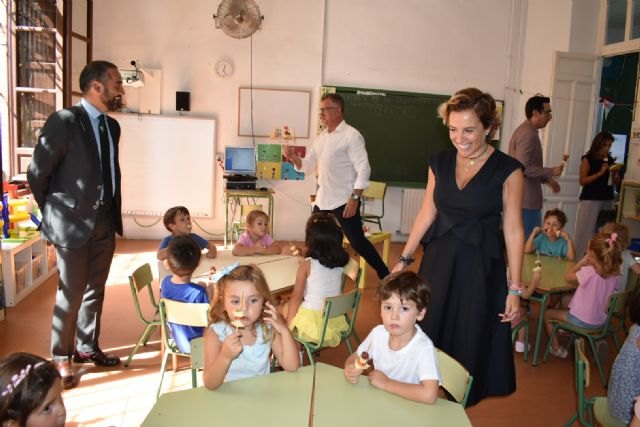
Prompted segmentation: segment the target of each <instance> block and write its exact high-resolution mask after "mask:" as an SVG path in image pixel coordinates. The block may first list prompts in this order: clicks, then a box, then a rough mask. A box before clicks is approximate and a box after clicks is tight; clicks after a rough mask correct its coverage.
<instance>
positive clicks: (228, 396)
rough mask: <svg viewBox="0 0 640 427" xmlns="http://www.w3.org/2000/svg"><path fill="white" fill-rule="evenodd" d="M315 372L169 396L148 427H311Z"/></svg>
mask: <svg viewBox="0 0 640 427" xmlns="http://www.w3.org/2000/svg"><path fill="white" fill-rule="evenodd" d="M313 373H314V372H313V367H312V366H305V367H303V368H300V369H299V370H298V371H297V372H293V373H291V372H278V373H274V374H270V375H262V376H259V377H253V378H248V379H244V380H238V381H231V382H228V383H224V384H223V385H222V386H221V387H220V388H219V389H218V390H215V391H211V390H207V389H205V388H204V387H199V388H193V389H189V390H183V391H176V392H173V393H165V394H163V395H161V396H160V399H158V401H157V402H156V404H155V405H154V406H153V408H152V409H151V411H150V412H149V414H148V415H147V418H146V419H145V420H144V422H143V423H142V425H143V426H153V427H162V426H167V427H176V426H212V425H229V426H233V427H256V426H259V427H269V426H274V427H275V426H277V427H282V426H308V425H309V413H310V411H311V390H312V389H313Z"/></svg>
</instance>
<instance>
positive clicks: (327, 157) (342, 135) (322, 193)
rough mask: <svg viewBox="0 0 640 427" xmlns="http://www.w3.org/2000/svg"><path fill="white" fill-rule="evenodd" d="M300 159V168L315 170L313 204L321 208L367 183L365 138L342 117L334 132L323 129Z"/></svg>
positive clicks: (340, 200) (335, 203) (337, 202)
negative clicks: (316, 181)
mask: <svg viewBox="0 0 640 427" xmlns="http://www.w3.org/2000/svg"><path fill="white" fill-rule="evenodd" d="M301 161H302V166H301V168H300V169H299V170H300V171H302V172H307V173H309V172H312V171H314V170H315V171H317V173H318V187H319V188H318V194H316V201H315V204H316V206H318V208H319V209H321V210H332V209H335V208H337V207H339V206H342V205H344V204H345V203H347V201H348V200H349V197H350V196H351V193H353V190H364V189H365V188H367V187H368V186H369V175H370V174H371V167H370V166H369V158H368V157H367V150H366V148H365V145H364V138H363V137H362V135H361V134H360V132H358V130H357V129H355V128H354V127H352V126H349V125H348V124H347V123H346V122H345V121H344V120H343V121H342V122H340V124H339V125H338V126H337V127H336V128H335V130H334V131H333V132H328V131H327V130H324V131H323V132H322V133H321V134H320V135H319V136H318V138H316V140H315V141H314V143H313V145H312V146H311V148H310V149H309V150H308V152H307V155H306V156H305V157H304V158H303V159H301Z"/></svg>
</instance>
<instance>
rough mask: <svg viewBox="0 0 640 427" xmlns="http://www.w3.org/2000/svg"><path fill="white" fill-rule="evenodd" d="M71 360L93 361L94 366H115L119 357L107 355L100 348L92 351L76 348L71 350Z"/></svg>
mask: <svg viewBox="0 0 640 427" xmlns="http://www.w3.org/2000/svg"><path fill="white" fill-rule="evenodd" d="M73 361H74V362H75V363H95V364H96V366H116V365H119V364H120V358H118V357H115V356H108V355H106V354H104V353H103V352H102V350H100V349H98V350H97V351H94V352H93V353H86V352H84V351H77V350H76V351H74V352H73Z"/></svg>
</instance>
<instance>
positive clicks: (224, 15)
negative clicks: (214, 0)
mask: <svg viewBox="0 0 640 427" xmlns="http://www.w3.org/2000/svg"><path fill="white" fill-rule="evenodd" d="M213 19H215V20H216V28H221V29H222V31H224V33H225V34H226V35H228V36H231V37H233V38H236V39H243V38H245V37H249V36H250V35H251V34H253V33H255V32H256V31H257V30H258V29H259V28H260V27H261V26H262V20H263V19H264V16H262V15H260V8H259V7H258V5H257V4H256V3H255V2H254V1H253V0H223V1H222V3H220V6H218V12H217V14H216V15H213Z"/></svg>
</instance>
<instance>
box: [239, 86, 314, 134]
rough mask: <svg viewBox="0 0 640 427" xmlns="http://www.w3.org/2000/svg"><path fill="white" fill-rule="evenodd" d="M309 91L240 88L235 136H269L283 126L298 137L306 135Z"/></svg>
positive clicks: (309, 102)
mask: <svg viewBox="0 0 640 427" xmlns="http://www.w3.org/2000/svg"><path fill="white" fill-rule="evenodd" d="M310 108H311V91H302V90H288V89H260V88H247V87H241V88H240V89H239V91H238V135H239V136H270V135H271V133H272V131H273V129H274V128H276V127H280V126H283V125H286V126H288V127H289V128H290V129H292V130H293V132H295V136H296V137H297V138H309V111H310Z"/></svg>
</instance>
